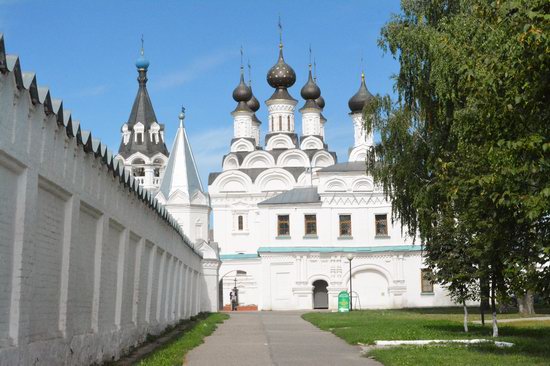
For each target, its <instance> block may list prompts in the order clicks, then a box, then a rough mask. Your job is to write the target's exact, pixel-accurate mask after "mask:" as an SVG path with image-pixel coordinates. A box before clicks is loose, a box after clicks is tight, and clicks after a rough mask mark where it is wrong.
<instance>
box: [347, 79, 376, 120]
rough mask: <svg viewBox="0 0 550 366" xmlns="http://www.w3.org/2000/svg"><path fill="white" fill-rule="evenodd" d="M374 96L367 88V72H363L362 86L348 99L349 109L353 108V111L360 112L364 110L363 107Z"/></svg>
mask: <svg viewBox="0 0 550 366" xmlns="http://www.w3.org/2000/svg"><path fill="white" fill-rule="evenodd" d="M372 98H374V97H373V96H372V94H371V93H370V92H369V90H368V89H367V85H366V84H365V74H363V73H362V74H361V86H360V87H359V90H358V91H357V93H355V95H354V96H353V97H351V98H350V100H349V101H348V106H349V109H350V110H351V113H358V112H362V111H363V108H364V107H365V104H366V103H367V102H368V101H369V100H371V99H372Z"/></svg>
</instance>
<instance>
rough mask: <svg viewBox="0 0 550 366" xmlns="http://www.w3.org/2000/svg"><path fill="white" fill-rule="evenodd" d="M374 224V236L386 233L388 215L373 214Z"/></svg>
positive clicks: (385, 234)
mask: <svg viewBox="0 0 550 366" xmlns="http://www.w3.org/2000/svg"><path fill="white" fill-rule="evenodd" d="M374 224H375V226H376V236H387V235H388V215H387V214H380V215H374Z"/></svg>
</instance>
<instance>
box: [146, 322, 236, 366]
mask: <svg viewBox="0 0 550 366" xmlns="http://www.w3.org/2000/svg"><path fill="white" fill-rule="evenodd" d="M228 318H229V315H227V314H222V313H213V314H210V315H208V317H206V318H204V319H201V320H200V321H198V322H197V324H195V326H193V328H191V329H190V330H188V331H186V332H185V333H183V334H182V335H181V336H180V337H178V338H176V339H175V340H173V341H172V342H170V343H168V344H166V345H165V346H163V347H161V348H159V349H157V350H156V351H155V352H153V353H151V354H150V355H148V356H147V357H146V358H144V359H143V360H141V361H140V362H139V364H138V365H142V366H171V365H178V366H180V365H181V364H182V363H183V358H184V357H185V355H186V354H187V352H189V351H190V350H191V349H193V348H195V347H197V346H198V345H200V344H202V343H203V339H204V338H205V337H207V336H209V335H210V334H212V333H213V332H214V330H216V328H217V326H218V324H219V323H223V321H224V320H225V319H228Z"/></svg>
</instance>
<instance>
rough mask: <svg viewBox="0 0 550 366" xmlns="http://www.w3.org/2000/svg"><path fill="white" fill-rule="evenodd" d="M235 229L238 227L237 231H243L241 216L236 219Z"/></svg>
mask: <svg viewBox="0 0 550 366" xmlns="http://www.w3.org/2000/svg"><path fill="white" fill-rule="evenodd" d="M237 227H238V230H239V231H243V230H244V224H243V216H242V215H239V217H237Z"/></svg>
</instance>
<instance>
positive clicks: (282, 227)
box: [277, 215, 290, 236]
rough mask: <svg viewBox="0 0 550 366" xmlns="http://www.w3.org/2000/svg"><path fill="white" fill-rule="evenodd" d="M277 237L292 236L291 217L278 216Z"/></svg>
mask: <svg viewBox="0 0 550 366" xmlns="http://www.w3.org/2000/svg"><path fill="white" fill-rule="evenodd" d="M277 236H290V216H289V215H277Z"/></svg>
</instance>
